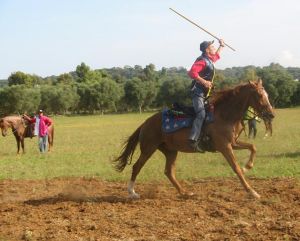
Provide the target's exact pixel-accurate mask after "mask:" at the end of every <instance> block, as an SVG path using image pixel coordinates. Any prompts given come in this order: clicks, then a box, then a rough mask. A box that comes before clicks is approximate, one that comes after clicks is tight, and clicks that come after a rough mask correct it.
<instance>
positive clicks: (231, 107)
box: [114, 80, 274, 198]
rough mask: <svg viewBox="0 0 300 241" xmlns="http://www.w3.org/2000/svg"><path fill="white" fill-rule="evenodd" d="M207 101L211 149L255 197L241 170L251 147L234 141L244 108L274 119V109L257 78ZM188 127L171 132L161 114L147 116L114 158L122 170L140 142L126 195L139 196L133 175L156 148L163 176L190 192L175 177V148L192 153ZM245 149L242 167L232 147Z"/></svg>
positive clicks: (252, 148)
mask: <svg viewBox="0 0 300 241" xmlns="http://www.w3.org/2000/svg"><path fill="white" fill-rule="evenodd" d="M210 103H212V104H213V105H214V122H212V123H210V124H207V125H205V126H204V128H203V129H204V130H203V131H204V132H205V133H206V134H207V135H208V136H210V138H211V140H212V144H213V146H214V148H215V151H218V152H220V153H222V154H223V156H224V157H225V159H226V160H227V162H228V163H229V165H230V166H231V168H232V169H233V171H234V172H235V173H236V174H237V176H238V178H239V179H240V182H241V183H242V185H243V187H244V188H245V190H246V191H247V192H248V193H249V194H251V195H252V196H253V197H255V198H259V197H260V195H259V194H258V193H257V192H256V191H255V190H254V189H253V188H252V187H251V186H250V185H249V184H248V183H247V181H246V179H245V177H244V170H248V169H251V168H252V167H253V160H254V155H255V153H256V149H255V146H254V145H253V144H250V143H246V142H241V141H239V140H237V137H238V133H239V131H240V129H241V120H242V118H243V116H244V114H245V112H246V110H247V109H248V107H249V106H252V107H253V109H254V110H255V111H256V113H257V114H258V115H259V116H260V117H261V118H262V119H265V120H269V123H270V124H271V120H272V119H273V118H274V112H273V109H272V106H271V105H270V102H269V99H268V95H267V93H266V91H265V90H264V88H263V85H262V82H261V80H258V81H257V82H249V83H247V84H241V85H238V86H236V87H235V88H232V89H228V90H223V91H219V92H216V93H215V94H213V96H212V97H211V100H210ZM190 131H191V129H190V128H183V129H180V130H178V131H176V132H173V133H164V132H163V131H162V113H161V112H160V113H156V114H154V115H152V116H151V117H149V118H148V119H147V120H146V121H145V122H144V123H143V124H142V125H141V126H140V127H138V128H137V129H136V131H135V132H134V133H133V134H132V135H131V136H130V137H129V138H128V139H127V141H126V142H125V144H124V148H123V151H122V153H121V155H120V156H119V157H118V158H116V159H115V160H114V163H115V168H116V170H117V171H120V172H121V171H123V169H124V168H125V167H126V165H127V164H130V162H131V159H132V156H133V154H134V151H135V149H136V146H137V144H138V143H140V150H141V154H140V156H139V158H138V160H137V161H136V162H135V164H134V165H133V168H132V174H131V179H130V181H129V184H128V192H129V195H130V197H132V198H139V194H137V193H136V192H135V190H134V185H135V181H136V177H137V175H138V174H139V172H140V170H141V169H142V167H143V166H144V164H145V163H146V161H147V160H148V159H149V158H150V157H151V155H152V154H153V153H154V152H155V151H156V150H159V151H161V152H162V153H163V154H164V155H165V157H166V165H165V171H164V173H165V175H166V176H167V177H168V179H169V180H170V181H171V183H172V184H173V185H174V187H175V188H176V189H177V191H178V192H179V194H181V195H188V196H189V195H193V193H190V192H187V191H185V190H184V189H183V188H182V187H181V185H180V184H179V183H178V181H177V180H176V177H175V160H176V157H177V153H178V151H180V152H186V153H193V152H195V151H194V150H193V149H192V148H191V147H190V146H189V144H188V137H189V134H190ZM234 149H235V150H239V149H249V150H250V152H251V153H250V157H249V160H248V162H247V164H246V166H245V168H244V169H243V170H242V169H241V168H240V166H239V164H238V163H237V161H236V158H235V156H234V153H233V150H234Z"/></svg>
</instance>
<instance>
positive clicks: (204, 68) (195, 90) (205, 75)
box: [189, 39, 225, 152]
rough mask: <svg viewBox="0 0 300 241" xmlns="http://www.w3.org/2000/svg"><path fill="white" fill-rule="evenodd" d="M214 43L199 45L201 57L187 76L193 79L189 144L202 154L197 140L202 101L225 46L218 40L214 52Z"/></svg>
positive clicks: (202, 113) (203, 115)
mask: <svg viewBox="0 0 300 241" xmlns="http://www.w3.org/2000/svg"><path fill="white" fill-rule="evenodd" d="M213 43H214V41H204V42H202V43H201V44H200V50H201V52H202V55H201V56H200V57H198V58H197V59H196V61H195V62H194V64H193V66H192V67H191V70H190V71H189V76H190V77H191V78H192V79H193V82H192V88H191V92H192V101H193V107H194V110H195V113H196V118H195V119H194V122H193V126H192V130H191V133H190V136H189V144H190V146H191V147H192V148H193V149H194V150H195V151H199V152H203V150H202V149H201V148H200V147H199V145H198V139H199V136H200V133H201V127H202V124H203V121H204V118H205V109H204V99H205V97H206V95H207V93H208V91H209V89H210V88H212V85H213V83H212V80H213V77H214V73H215V67H214V63H215V62H216V61H217V60H219V59H220V55H219V54H220V52H221V50H222V49H223V47H224V46H225V44H224V41H223V40H222V39H220V40H219V44H220V45H219V47H218V49H217V50H216V49H215V47H214V45H213Z"/></svg>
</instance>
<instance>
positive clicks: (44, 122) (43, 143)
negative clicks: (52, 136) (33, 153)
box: [24, 110, 53, 153]
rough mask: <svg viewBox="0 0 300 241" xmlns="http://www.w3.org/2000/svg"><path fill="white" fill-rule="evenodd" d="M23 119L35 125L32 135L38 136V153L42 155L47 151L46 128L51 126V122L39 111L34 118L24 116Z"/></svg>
mask: <svg viewBox="0 0 300 241" xmlns="http://www.w3.org/2000/svg"><path fill="white" fill-rule="evenodd" d="M24 118H25V119H27V120H28V121H30V122H31V123H35V128H34V135H37V136H38V140H39V142H38V143H39V149H40V152H41V153H44V152H45V151H46V150H47V141H48V127H49V126H51V125H52V123H53V122H52V120H51V119H50V118H49V117H47V116H44V114H43V110H39V114H38V116H36V117H33V118H31V117H29V116H27V115H24Z"/></svg>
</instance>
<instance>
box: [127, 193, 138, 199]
mask: <svg viewBox="0 0 300 241" xmlns="http://www.w3.org/2000/svg"><path fill="white" fill-rule="evenodd" d="M129 198H130V199H140V195H139V194H137V193H130V194H129Z"/></svg>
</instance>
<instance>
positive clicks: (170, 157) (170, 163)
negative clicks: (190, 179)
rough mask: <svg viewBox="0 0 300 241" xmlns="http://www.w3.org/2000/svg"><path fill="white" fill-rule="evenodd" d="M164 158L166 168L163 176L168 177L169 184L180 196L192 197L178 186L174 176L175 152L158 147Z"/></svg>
mask: <svg viewBox="0 0 300 241" xmlns="http://www.w3.org/2000/svg"><path fill="white" fill-rule="evenodd" d="M158 149H159V150H160V151H161V152H162V153H163V154H164V155H165V157H166V166H165V175H166V176H167V177H168V179H169V180H170V182H171V183H172V184H173V186H174V187H175V188H176V189H177V191H178V192H179V193H180V194H181V195H193V194H192V193H187V192H186V191H185V190H184V189H183V188H182V187H181V185H180V184H179V182H178V181H177V179H176V174H175V170H176V168H175V161H176V158H177V153H178V152H177V151H172V150H168V149H167V148H166V147H164V146H160V147H159V148H158Z"/></svg>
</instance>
